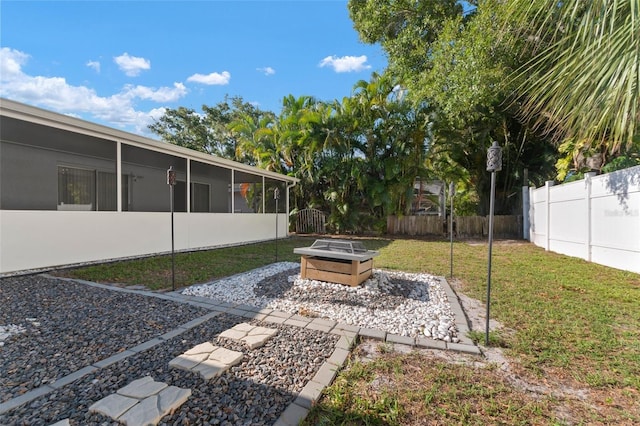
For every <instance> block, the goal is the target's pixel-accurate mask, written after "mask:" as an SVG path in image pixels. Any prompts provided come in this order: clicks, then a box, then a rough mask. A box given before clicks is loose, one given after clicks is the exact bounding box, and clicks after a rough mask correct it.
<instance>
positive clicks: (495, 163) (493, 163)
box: [484, 141, 502, 346]
mask: <svg viewBox="0 0 640 426" xmlns="http://www.w3.org/2000/svg"><path fill="white" fill-rule="evenodd" d="M500 170H502V149H501V148H500V146H499V145H498V142H495V141H494V142H493V144H492V145H491V147H490V148H489V150H488V151H487V171H488V172H491V195H490V198H489V258H488V261H487V263H488V264H487V323H486V326H485V338H484V343H485V346H489V314H490V310H491V254H492V251H493V212H494V205H495V188H496V172H499V171H500Z"/></svg>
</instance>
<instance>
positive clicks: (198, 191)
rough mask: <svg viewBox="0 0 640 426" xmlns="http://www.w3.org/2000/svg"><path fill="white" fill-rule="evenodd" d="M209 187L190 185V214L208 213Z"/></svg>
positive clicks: (198, 184)
mask: <svg viewBox="0 0 640 426" xmlns="http://www.w3.org/2000/svg"><path fill="white" fill-rule="evenodd" d="M209 194H210V189H209V185H208V184H206V183H197V182H192V183H191V211H192V212H196V213H198V212H200V213H202V212H204V213H208V212H209V211H210V209H209V206H210V203H209V196H210V195H209Z"/></svg>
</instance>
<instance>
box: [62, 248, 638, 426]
mask: <svg viewBox="0 0 640 426" xmlns="http://www.w3.org/2000/svg"><path fill="white" fill-rule="evenodd" d="M312 242H313V239H312V238H303V237H292V238H288V239H285V240H279V241H278V242H277V260H278V261H299V258H298V256H296V255H294V254H293V248H294V247H303V246H308V245H310V244H311V243H312ZM364 243H365V245H366V247H367V248H368V249H375V250H379V251H380V256H379V257H377V258H376V259H375V265H376V268H381V269H389V270H402V271H406V272H426V273H430V274H434V275H443V276H446V277H447V279H448V281H449V282H450V283H451V285H452V287H453V288H454V289H455V290H456V291H457V292H458V294H459V296H460V298H461V299H462V302H463V306H464V307H465V311H466V313H467V315H468V316H469V317H470V320H471V322H472V329H473V331H472V333H471V334H472V336H471V337H472V338H474V339H477V340H479V341H480V343H481V344H483V343H484V324H483V319H482V312H483V309H484V302H483V300H484V298H485V295H486V273H487V271H486V267H487V246H486V242H484V241H480V242H472V241H465V242H456V243H454V267H453V271H454V274H453V275H454V278H451V277H449V273H450V263H449V243H448V242H444V241H426V240H417V239H384V238H367V239H365V240H364ZM275 260H276V243H275V242H268V243H260V244H255V245H247V246H242V247H229V248H223V249H217V250H211V251H205V252H194V253H189V254H178V255H177V256H176V286H177V287H183V286H188V285H191V284H195V283H201V282H206V281H211V280H212V279H215V278H219V277H225V276H229V275H232V274H236V273H240V272H244V271H247V270H250V269H253V268H255V267H258V266H262V265H266V264H270V263H273V262H274V261H275ZM170 262H171V258H170V257H169V256H164V257H156V258H147V259H142V260H136V261H128V262H119V263H113V264H108V265H99V266H92V267H87V268H83V269H78V270H70V271H64V272H61V273H63V274H64V275H71V276H74V277H77V278H83V279H87V280H92V281H98V282H112V283H120V284H127V285H131V284H139V285H140V284H141V285H145V286H147V287H149V288H151V289H154V290H162V289H170V288H171V263H170ZM491 297H492V299H491V300H492V304H491V317H492V319H495V320H497V322H498V323H499V325H498V327H497V328H496V329H495V331H493V332H492V333H491V336H490V337H491V338H490V342H491V347H490V348H484V347H483V348H482V349H483V351H484V352H485V354H486V355H487V358H486V359H484V358H483V359H479V358H477V357H471V356H464V355H457V354H455V353H451V352H437V351H431V352H429V351H411V352H406V353H403V352H401V351H398V350H396V349H397V348H394V347H392V346H390V345H386V344H377V345H376V344H373V343H371V342H364V343H363V344H361V345H359V346H358V347H357V348H356V349H355V350H354V351H353V353H352V356H351V359H350V361H349V363H348V365H347V367H346V368H345V370H343V371H342V372H341V374H340V375H339V376H338V378H337V379H336V380H335V382H334V384H333V385H332V386H330V387H329V388H328V389H327V390H326V392H325V395H324V396H323V398H322V399H321V400H320V402H319V404H318V405H317V406H316V407H315V408H314V409H313V410H312V411H311V414H310V416H309V417H308V419H307V421H306V424H496V423H499V424H638V423H639V422H640V275H638V274H633V273H629V272H624V271H619V270H615V269H611V268H607V267H603V266H599V265H596V264H590V263H587V262H585V261H582V260H579V259H574V258H569V257H566V256H562V255H558V254H555V253H550V252H545V251H544V250H543V249H540V248H538V247H535V246H533V245H531V244H528V243H526V242H520V241H496V242H495V243H494V247H493V267H492V295H491Z"/></svg>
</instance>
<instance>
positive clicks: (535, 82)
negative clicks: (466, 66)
mask: <svg viewBox="0 0 640 426" xmlns="http://www.w3.org/2000/svg"><path fill="white" fill-rule="evenodd" d="M504 17H505V19H506V22H508V23H509V25H514V26H515V28H520V29H521V30H520V31H518V32H517V33H516V35H517V36H518V38H519V39H520V40H522V39H523V38H524V39H525V40H527V41H528V46H529V47H530V48H531V49H532V50H531V51H532V52H533V53H534V56H533V58H532V59H531V60H530V61H529V62H528V63H526V65H525V66H524V67H523V68H522V69H521V70H520V72H519V74H518V75H519V77H521V78H522V79H523V83H522V84H521V86H520V90H519V91H518V92H519V94H522V95H523V96H520V97H519V100H520V101H521V102H522V107H523V110H524V112H525V116H526V117H527V118H531V119H534V120H535V121H537V123H538V124H539V125H540V126H542V128H544V129H546V130H547V131H550V132H551V133H552V134H554V135H555V136H556V137H557V139H559V140H566V139H568V138H573V139H575V140H587V141H591V143H592V144H593V145H595V146H605V147H606V149H607V150H608V151H609V154H616V153H618V152H620V151H621V150H625V149H631V147H632V145H633V143H634V139H635V140H637V139H638V138H640V132H639V124H638V123H640V96H639V95H640V1H638V0H590V1H583V0H563V1H560V2H559V1H557V0H512V1H510V2H508V5H507V13H505V14H504ZM523 35H524V36H525V37H522V36H523Z"/></svg>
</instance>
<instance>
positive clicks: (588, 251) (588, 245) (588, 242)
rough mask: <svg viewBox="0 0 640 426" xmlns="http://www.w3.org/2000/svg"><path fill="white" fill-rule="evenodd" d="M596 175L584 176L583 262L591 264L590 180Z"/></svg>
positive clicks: (588, 174)
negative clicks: (584, 226) (584, 221)
mask: <svg viewBox="0 0 640 426" xmlns="http://www.w3.org/2000/svg"><path fill="white" fill-rule="evenodd" d="M595 175H596V173H595V172H589V173H585V175H584V202H585V207H586V208H585V209H584V210H585V214H586V215H587V217H586V224H585V225H586V229H585V232H584V233H585V242H584V246H585V251H586V253H585V257H584V258H585V260H586V261H587V262H591V186H592V184H593V183H592V182H591V179H593V177H594V176H595Z"/></svg>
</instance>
